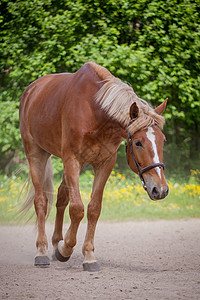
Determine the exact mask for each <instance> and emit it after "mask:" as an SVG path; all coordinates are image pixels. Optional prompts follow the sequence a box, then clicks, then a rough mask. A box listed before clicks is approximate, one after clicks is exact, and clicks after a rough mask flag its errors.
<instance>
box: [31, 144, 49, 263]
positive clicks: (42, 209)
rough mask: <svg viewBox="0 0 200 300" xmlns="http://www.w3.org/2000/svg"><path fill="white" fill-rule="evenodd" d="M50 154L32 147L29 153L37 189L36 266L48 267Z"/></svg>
mask: <svg viewBox="0 0 200 300" xmlns="http://www.w3.org/2000/svg"><path fill="white" fill-rule="evenodd" d="M49 156H50V154H49V153H47V152H45V151H44V150H42V149H41V148H39V147H38V146H36V145H34V146H32V149H31V153H30V152H27V159H28V161H29V167H30V173H31V178H32V183H33V186H34V188H35V196H34V205H35V211H36V214H37V224H38V236H37V240H36V247H37V255H36V257H35V266H40V267H46V266H48V265H49V264H50V260H49V258H48V257H47V254H46V251H47V248H48V242H47V237H46V233H45V217H46V213H47V202H48V200H47V196H46V194H45V191H44V186H43V185H44V179H45V169H46V164H47V160H48V158H49Z"/></svg>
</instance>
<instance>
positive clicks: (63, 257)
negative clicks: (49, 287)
mask: <svg viewBox="0 0 200 300" xmlns="http://www.w3.org/2000/svg"><path fill="white" fill-rule="evenodd" d="M63 164H64V177H65V181H66V184H67V187H68V192H69V201H70V204H69V215H70V219H71V224H70V226H69V229H68V231H67V233H66V234H65V236H64V240H61V241H59V243H58V246H57V247H56V251H55V255H56V258H57V259H58V260H60V261H62V262H64V261H67V260H68V259H69V258H70V256H71V254H72V252H73V248H74V246H75V245H76V235H77V231H78V227H79V224H80V222H81V220H82V218H83V216H84V205H83V203H82V201H81V196H80V191H79V174H80V169H81V165H80V164H79V162H78V161H77V160H76V158H75V157H73V156H72V157H69V158H66V159H64V160H63Z"/></svg>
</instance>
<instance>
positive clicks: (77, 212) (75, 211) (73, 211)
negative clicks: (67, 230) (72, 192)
mask: <svg viewBox="0 0 200 300" xmlns="http://www.w3.org/2000/svg"><path fill="white" fill-rule="evenodd" d="M69 215H70V218H71V220H72V221H77V222H80V221H81V220H82V219H83V217H84V205H83V203H82V202H78V203H70V205H69Z"/></svg>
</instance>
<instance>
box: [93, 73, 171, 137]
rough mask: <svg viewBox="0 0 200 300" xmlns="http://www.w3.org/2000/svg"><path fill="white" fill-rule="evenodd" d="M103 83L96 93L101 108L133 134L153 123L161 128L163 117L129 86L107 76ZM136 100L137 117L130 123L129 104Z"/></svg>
mask: <svg viewBox="0 0 200 300" xmlns="http://www.w3.org/2000/svg"><path fill="white" fill-rule="evenodd" d="M104 82H105V83H104V85H103V86H102V87H101V89H100V90H99V91H98V93H97V94H96V101H97V103H99V104H100V106H101V107H102V109H103V110H104V111H105V112H106V113H107V114H108V115H109V116H110V117H111V118H113V119H115V120H116V121H118V122H119V123H120V124H121V125H122V126H123V127H125V128H128V131H129V132H130V134H131V135H133V134H134V133H135V132H137V131H138V130H141V129H144V128H147V127H149V126H151V125H153V124H155V123H157V124H158V126H159V127H160V128H161V129H162V128H163V125H164V122H165V119H164V117H162V116H161V115H158V114H157V113H156V112H155V111H154V109H153V108H152V107H151V106H150V105H149V104H148V103H147V102H146V101H145V100H143V99H140V98H139V97H138V96H137V95H136V94H135V92H134V90H133V89H132V87H131V86H129V85H128V84H126V83H124V82H122V81H121V80H120V79H118V78H116V77H114V76H109V77H108V78H104ZM134 102H136V104H137V106H138V108H139V117H138V118H137V119H136V120H135V121H134V122H132V123H131V118H130V115H129V111H130V106H131V104H132V103H134Z"/></svg>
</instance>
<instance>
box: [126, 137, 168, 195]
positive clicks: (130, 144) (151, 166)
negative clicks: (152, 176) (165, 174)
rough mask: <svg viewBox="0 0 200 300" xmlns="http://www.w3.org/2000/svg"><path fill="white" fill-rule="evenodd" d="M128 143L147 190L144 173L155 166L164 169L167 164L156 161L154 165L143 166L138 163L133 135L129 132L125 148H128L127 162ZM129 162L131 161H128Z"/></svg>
mask: <svg viewBox="0 0 200 300" xmlns="http://www.w3.org/2000/svg"><path fill="white" fill-rule="evenodd" d="M128 144H129V148H130V152H131V155H132V157H133V160H134V162H135V166H136V169H137V173H138V175H139V177H140V179H141V181H142V185H143V188H144V189H145V191H146V190H147V187H146V185H145V181H144V178H143V176H142V174H143V173H145V172H147V171H149V170H151V169H153V168H156V167H159V168H161V167H163V169H164V168H165V165H164V163H160V162H159V163H155V164H152V165H149V166H147V167H144V168H141V166H140V164H139V163H138V161H137V159H136V157H135V155H134V153H133V145H132V140H131V136H130V134H128V137H127V140H126V143H125V149H126V159H127V162H128V156H127V148H128ZM128 164H129V162H128Z"/></svg>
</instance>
